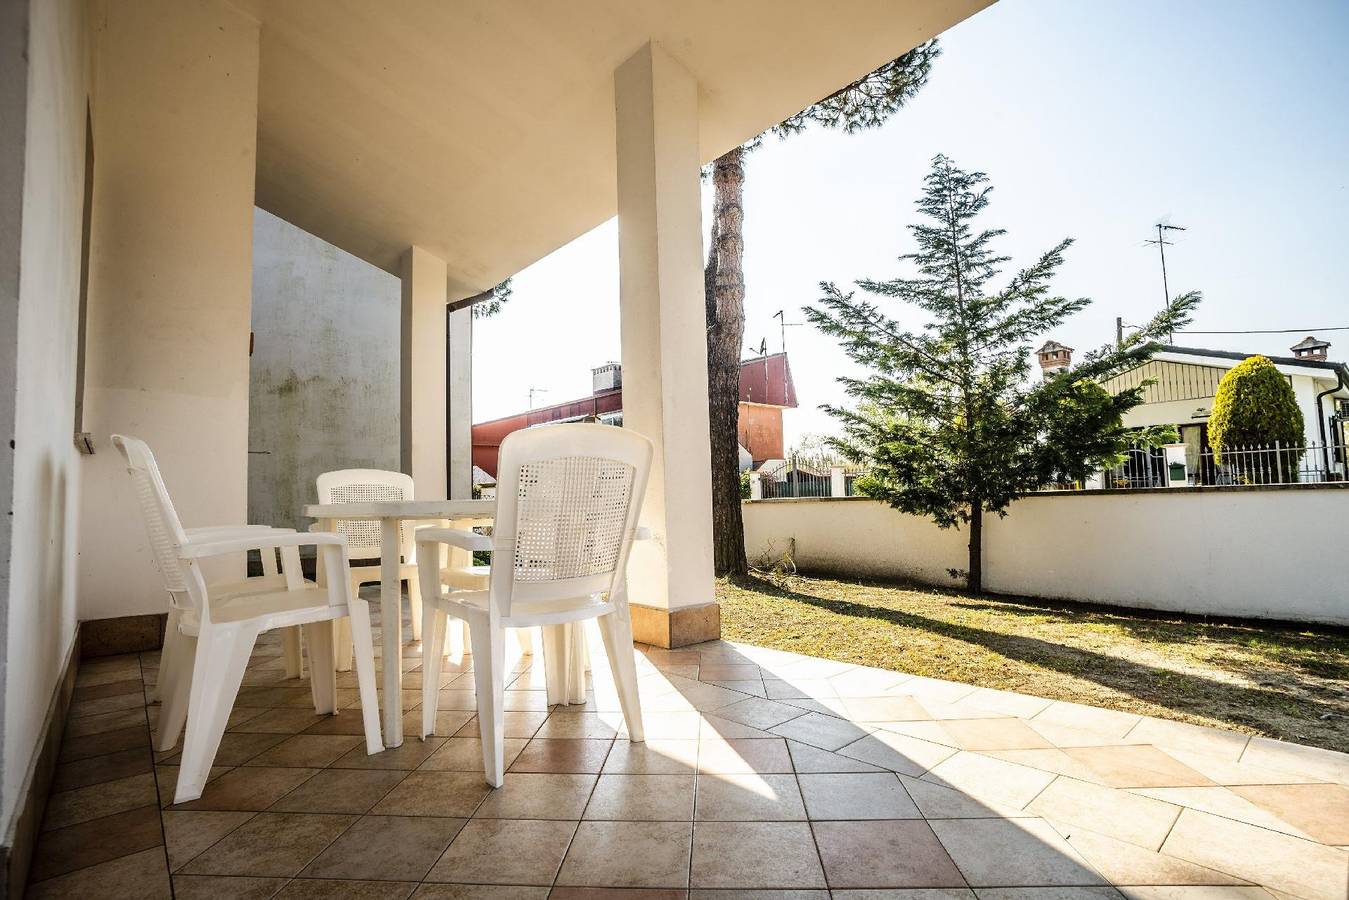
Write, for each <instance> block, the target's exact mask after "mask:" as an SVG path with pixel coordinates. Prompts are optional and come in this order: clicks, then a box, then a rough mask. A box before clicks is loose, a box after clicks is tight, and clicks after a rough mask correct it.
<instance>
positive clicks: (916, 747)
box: [838, 730, 957, 778]
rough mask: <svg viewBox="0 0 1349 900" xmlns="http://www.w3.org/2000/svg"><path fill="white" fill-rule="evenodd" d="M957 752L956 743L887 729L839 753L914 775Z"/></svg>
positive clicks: (874, 733) (840, 750)
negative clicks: (935, 740)
mask: <svg viewBox="0 0 1349 900" xmlns="http://www.w3.org/2000/svg"><path fill="white" fill-rule="evenodd" d="M956 752H957V750H956V749H955V748H954V747H948V746H946V745H944V744H936V743H933V742H932V741H924V740H921V739H919V738H915V737H909V736H908V735H903V734H895V733H894V732H891V731H886V730H881V731H874V732H872V733H871V734H869V735H867V736H866V737H863V738H862V739H861V740H858V741H855V742H853V743H851V744H848V745H847V746H846V747H840V748H839V750H838V754H839V755H840V756H846V757H848V758H850V759H856V760H860V761H861V762H865V763H868V764H870V765H874V766H880V767H881V768H882V769H889V770H890V771H892V772H901V773H903V774H905V775H912V776H914V777H915V778H917V777H918V776H920V775H922V774H924V773H925V772H927V771H928V770H929V769H931V768H932V767H933V766H935V765H937V764H938V763H940V762H942V761H943V760H946V759H949V758H950V757H952V756H954V755H955V754H956Z"/></svg>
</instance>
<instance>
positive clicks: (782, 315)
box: [765, 309, 805, 353]
mask: <svg viewBox="0 0 1349 900" xmlns="http://www.w3.org/2000/svg"><path fill="white" fill-rule="evenodd" d="M786 313H787V311H786V310H785V309H780V310H778V311H777V312H775V313H773V318H775V319H777V320H778V325H779V326H780V330H781V331H782V352H783V353H786V352H787V329H788V328H795V327H797V326H798V325H804V324H805V323H804V322H788V321H787V315H786ZM765 343H767V342H766V341H765Z"/></svg>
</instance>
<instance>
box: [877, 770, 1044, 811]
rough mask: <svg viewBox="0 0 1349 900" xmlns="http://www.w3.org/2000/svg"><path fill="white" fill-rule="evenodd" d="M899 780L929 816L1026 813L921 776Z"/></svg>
mask: <svg viewBox="0 0 1349 900" xmlns="http://www.w3.org/2000/svg"><path fill="white" fill-rule="evenodd" d="M899 781H900V783H901V784H903V785H904V789H905V790H906V791H908V792H909V797H910V798H911V799H912V800H913V802H914V804H915V805H917V807H918V809H919V811H920V812H922V814H923V815H924V816H925V817H926V818H929V819H990V818H999V817H1002V818H1017V817H1019V816H1024V815H1025V813H1023V812H1022V811H1021V810H1020V809H1016V808H1013V807H1009V806H999V805H997V804H994V803H989V802H987V801H985V800H979V799H977V798H975V797H971V796H970V795H969V794H966V793H965V792H964V791H958V790H955V789H954V788H949V787H944V786H942V785H940V784H936V783H934V782H931V781H925V780H923V779H921V778H910V777H909V776H907V775H900V776H899Z"/></svg>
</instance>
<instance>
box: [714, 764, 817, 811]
mask: <svg viewBox="0 0 1349 900" xmlns="http://www.w3.org/2000/svg"><path fill="white" fill-rule="evenodd" d="M696 815H697V818H698V821H700V822H790V821H805V819H806V808H805V805H804V804H803V803H802V801H801V791H800V790H798V788H797V784H796V776H795V775H754V774H750V775H743V774H742V775H724V774H723V775H712V774H704V775H700V776H699V777H698V801H697V804H696Z"/></svg>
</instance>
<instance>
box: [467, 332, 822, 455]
mask: <svg viewBox="0 0 1349 900" xmlns="http://www.w3.org/2000/svg"><path fill="white" fill-rule="evenodd" d="M591 375H592V378H593V385H594V390H593V392H592V393H591V395H590V396H589V397H582V398H580V399H579V400H568V401H566V402H563V403H554V404H552V405H551V406H543V407H540V408H538V409H531V410H528V411H527V412H521V413H515V414H514V415H510V416H504V417H502V418H500V419H492V420H491V421H489V422H478V423H477V424H475V425H474V426H473V465H474V466H475V467H476V468H477V469H481V470H482V471H483V472H484V473H486V474H487V475H490V476H493V477H495V475H496V471H497V454H498V452H499V448H500V447H501V442H502V440H504V439H505V437H506V435H508V434H510V433H511V432H512V431H519V430H520V429H522V428H533V427H535V426H537V425H556V424H558V423H560V422H577V421H581V420H584V419H597V420H598V421H600V422H604V423H606V424H609V425H622V424H623V370H622V367H621V366H620V365H619V364H618V363H615V362H611V363H606V364H604V365H602V366H599V367H598V368H595V369H592V370H591ZM796 405H797V404H796V385H795V383H794V382H793V381H792V369H791V366H790V365H788V363H787V354H785V353H774V354H771V355H768V356H757V357H755V358H754V359H747V360H744V361H742V362H741V363H740V421H739V425H738V428H739V434H740V449H741V453H740V462H741V469H747V468H749V467H750V466H751V465H758V464H759V463H762V462H763V461H764V460H768V459H780V458H782V456H783V439H782V411H783V410H784V409H795V408H796Z"/></svg>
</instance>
